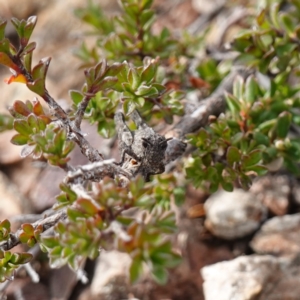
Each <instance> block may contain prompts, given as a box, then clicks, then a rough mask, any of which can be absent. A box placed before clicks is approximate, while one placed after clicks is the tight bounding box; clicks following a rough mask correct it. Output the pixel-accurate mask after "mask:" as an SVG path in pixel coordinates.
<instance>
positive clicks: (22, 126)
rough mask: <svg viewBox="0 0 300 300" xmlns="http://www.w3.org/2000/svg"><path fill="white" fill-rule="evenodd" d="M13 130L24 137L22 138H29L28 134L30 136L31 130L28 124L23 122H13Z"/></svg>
mask: <svg viewBox="0 0 300 300" xmlns="http://www.w3.org/2000/svg"><path fill="white" fill-rule="evenodd" d="M14 129H15V130H16V131H17V132H18V133H20V134H22V135H24V136H27V137H28V136H29V135H30V134H32V130H31V128H30V127H29V125H28V123H27V122H26V121H25V120H20V119H19V120H15V121H14Z"/></svg>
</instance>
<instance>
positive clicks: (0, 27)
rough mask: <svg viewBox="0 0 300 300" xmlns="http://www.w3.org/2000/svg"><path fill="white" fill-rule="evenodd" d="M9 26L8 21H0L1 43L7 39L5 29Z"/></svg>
mask: <svg viewBox="0 0 300 300" xmlns="http://www.w3.org/2000/svg"><path fill="white" fill-rule="evenodd" d="M6 25H7V21H5V20H1V21H0V41H1V40H3V39H4V37H5V27H6Z"/></svg>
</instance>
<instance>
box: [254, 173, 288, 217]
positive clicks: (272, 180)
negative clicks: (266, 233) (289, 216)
mask: <svg viewBox="0 0 300 300" xmlns="http://www.w3.org/2000/svg"><path fill="white" fill-rule="evenodd" d="M250 193H252V194H254V195H255V197H256V198H257V199H258V200H260V201H261V202H262V203H263V204H264V205H265V206H266V207H267V208H268V209H269V210H270V211H271V212H272V213H273V214H275V215H277V216H282V215H285V214H286V213H287V211H288V207H289V195H290V193H291V187H290V180H289V178H288V176H286V175H276V176H272V175H267V176H264V177H261V178H259V179H258V180H257V181H255V182H254V183H253V185H252V187H251V188H250Z"/></svg>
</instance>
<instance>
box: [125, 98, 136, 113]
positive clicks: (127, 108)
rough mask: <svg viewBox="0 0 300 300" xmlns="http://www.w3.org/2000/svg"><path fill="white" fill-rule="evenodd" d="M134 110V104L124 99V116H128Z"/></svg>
mask: <svg viewBox="0 0 300 300" xmlns="http://www.w3.org/2000/svg"><path fill="white" fill-rule="evenodd" d="M135 109H136V105H135V103H134V102H133V101H132V100H131V99H126V100H125V101H124V103H123V110H124V113H125V115H127V116H128V115H130V114H131V113H132V112H133V111H134V110H135Z"/></svg>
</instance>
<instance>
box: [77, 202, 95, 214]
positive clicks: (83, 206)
mask: <svg viewBox="0 0 300 300" xmlns="http://www.w3.org/2000/svg"><path fill="white" fill-rule="evenodd" d="M77 205H78V208H79V209H80V210H81V211H82V212H84V213H86V214H88V215H90V216H94V215H96V214H97V212H98V208H97V207H96V206H95V204H93V203H92V201H91V200H89V199H83V198H81V199H78V200H77V201H76V206H77Z"/></svg>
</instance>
